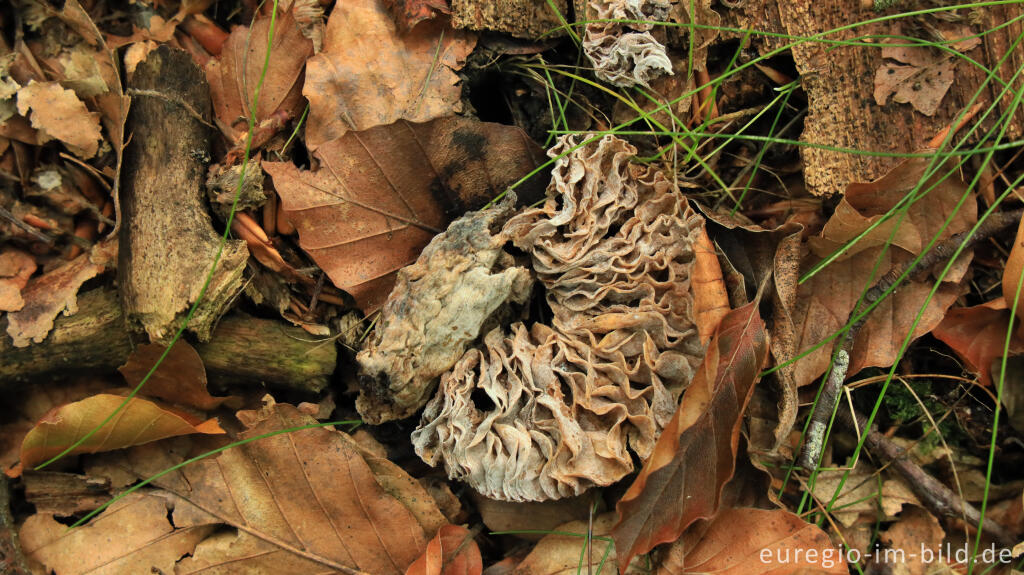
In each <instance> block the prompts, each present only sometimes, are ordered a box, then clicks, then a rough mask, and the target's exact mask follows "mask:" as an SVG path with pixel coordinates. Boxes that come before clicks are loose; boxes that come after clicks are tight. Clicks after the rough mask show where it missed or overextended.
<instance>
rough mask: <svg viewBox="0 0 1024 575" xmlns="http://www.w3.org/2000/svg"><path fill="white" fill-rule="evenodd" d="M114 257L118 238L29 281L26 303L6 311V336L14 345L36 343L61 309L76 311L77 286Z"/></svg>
mask: <svg viewBox="0 0 1024 575" xmlns="http://www.w3.org/2000/svg"><path fill="white" fill-rule="evenodd" d="M116 258H117V239H116V238H115V239H113V240H106V241H103V242H101V243H99V244H96V245H95V246H93V248H92V249H91V250H90V251H88V252H86V253H84V254H82V255H80V256H78V257H77V258H75V259H73V260H71V261H70V262H68V263H66V264H64V265H62V266H60V267H59V268H56V269H53V270H50V271H49V272H47V273H45V274H43V275H41V276H38V277H35V278H33V279H31V280H29V282H28V284H27V285H26V286H25V288H24V289H22V291H21V297H22V298H23V299H24V300H25V305H24V306H23V307H22V308H21V309H20V310H18V311H14V312H10V313H8V314H7V335H9V336H11V340H12V341H13V343H14V346H15V347H27V346H28V345H29V344H30V342H33V341H34V342H36V343H39V342H41V341H43V340H44V339H46V336H47V334H49V333H50V330H51V329H53V320H54V318H56V317H57V314H59V313H61V312H64V314H65V315H72V314H74V313H75V312H76V311H78V288H79V287H81V286H82V284H83V283H85V282H86V281H87V280H89V279H91V278H93V277H96V276H97V275H99V274H100V273H102V272H103V271H105V270H106V269H107V268H108V267H110V266H111V265H112V264H113V262H114V260H115V259H116Z"/></svg>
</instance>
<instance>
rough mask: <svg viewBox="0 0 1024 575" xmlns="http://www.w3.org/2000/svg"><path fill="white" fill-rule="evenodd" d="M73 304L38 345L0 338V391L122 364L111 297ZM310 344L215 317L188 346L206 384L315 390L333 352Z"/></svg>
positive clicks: (259, 324) (104, 294)
mask: <svg viewBox="0 0 1024 575" xmlns="http://www.w3.org/2000/svg"><path fill="white" fill-rule="evenodd" d="M78 301H79V304H78V305H79V311H78V313H76V314H75V315H73V316H71V317H64V316H61V317H58V318H57V320H56V321H55V322H54V327H53V331H52V332H50V335H49V336H47V338H46V339H45V340H44V341H43V342H42V343H37V344H33V345H31V346H29V347H14V346H13V345H12V344H11V341H10V339H8V338H0V392H4V391H7V390H10V389H14V388H16V387H17V386H19V385H22V384H24V383H25V382H40V381H45V378H46V377H49V376H57V375H61V374H68V373H81V372H83V371H97V372H103V371H107V372H113V371H114V370H116V369H117V368H118V367H119V366H121V365H123V364H124V363H125V361H126V360H127V359H128V354H130V353H131V350H132V342H131V338H130V334H129V332H128V330H127V329H126V327H125V324H124V316H123V315H122V313H121V307H120V304H119V302H118V296H117V293H116V292H114V290H110V289H96V290H93V291H90V292H87V293H85V294H82V295H81V296H79V300H78ZM2 321H3V323H6V319H4V320H2ZM0 327H5V326H3V325H0ZM310 340H311V337H310V335H309V334H308V333H306V332H305V331H303V330H302V329H300V328H297V327H293V326H290V325H285V324H283V323H281V322H279V321H274V320H269V319H259V318H255V317H251V316H249V315H246V314H241V313H237V314H233V315H231V316H227V317H225V318H223V319H222V320H221V321H220V323H219V324H218V325H217V326H216V329H215V330H214V332H213V338H212V341H210V342H207V343H205V344H200V345H198V346H196V349H197V350H198V351H199V356H200V357H201V358H202V359H203V363H204V365H205V366H206V375H207V379H208V380H209V381H210V382H211V383H212V384H214V385H224V384H228V383H231V384H254V383H265V384H267V385H268V386H270V387H277V388H283V389H292V390H296V391H303V392H317V391H320V390H322V389H323V388H324V387H326V385H327V383H328V380H329V378H330V377H331V374H332V373H334V367H335V365H336V362H337V349H336V348H335V345H334V343H333V342H330V343H326V344H324V343H319V342H314V341H310Z"/></svg>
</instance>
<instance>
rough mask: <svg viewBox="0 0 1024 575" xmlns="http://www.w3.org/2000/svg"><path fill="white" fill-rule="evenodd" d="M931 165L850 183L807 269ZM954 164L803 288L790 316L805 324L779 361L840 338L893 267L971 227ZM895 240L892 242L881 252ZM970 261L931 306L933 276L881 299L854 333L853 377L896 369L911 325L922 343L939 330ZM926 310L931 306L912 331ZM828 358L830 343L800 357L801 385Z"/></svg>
mask: <svg viewBox="0 0 1024 575" xmlns="http://www.w3.org/2000/svg"><path fill="white" fill-rule="evenodd" d="M928 163H929V158H911V159H909V160H907V161H905V162H901V163H900V164H898V165H897V166H896V167H895V168H893V170H892V171H890V172H889V173H888V174H886V175H885V176H883V177H882V178H879V179H878V180H875V181H874V182H870V183H855V184H850V185H849V186H848V187H847V190H846V195H845V197H844V198H843V200H842V201H841V202H840V203H839V205H838V206H837V207H836V210H835V213H834V214H833V216H832V218H831V219H829V221H828V223H826V224H825V228H824V229H823V230H822V232H821V234H820V236H817V237H812V238H810V239H809V240H808V247H810V250H811V255H810V256H809V257H808V258H807V259H806V260H805V264H811V263H815V262H817V261H820V260H821V259H822V258H824V257H826V256H828V255H830V254H832V253H833V252H834V251H835V250H837V249H839V248H841V247H842V246H843V245H844V244H845V243H846V242H847V241H849V240H852V239H854V238H855V237H857V236H858V235H859V234H860V233H861V232H863V231H865V230H867V229H868V227H869V226H871V225H872V224H874V223H875V222H877V221H878V220H879V219H880V218H881V217H882V215H883V214H885V213H886V212H887V211H888V210H889V209H891V208H893V207H894V206H896V205H897V204H898V203H899V202H900V200H902V199H904V198H905V197H906V196H907V194H909V193H910V191H911V190H912V189H913V188H914V186H915V184H917V183H918V181H919V180H921V179H922V178H923V176H924V173H925V169H926V168H927V166H928ZM951 167H952V166H951V165H943V166H940V167H938V171H937V172H936V174H935V175H933V176H932V177H930V178H929V179H928V180H927V182H925V184H924V185H923V186H921V188H920V189H921V190H928V189H929V188H931V190H930V191H929V192H928V193H927V195H925V196H924V197H923V198H920V199H919V200H918V201H916V202H915V203H914V204H913V205H911V206H909V207H908V208H907V212H906V213H905V214H904V215H903V216H902V217H899V216H896V217H892V218H889V219H888V220H886V221H885V222H884V223H881V224H880V225H878V226H877V227H875V228H874V229H873V230H872V231H871V232H870V233H868V234H867V235H866V236H864V237H863V238H861V239H860V240H858V241H857V242H856V243H855V244H853V245H852V246H851V247H850V249H848V250H847V251H846V252H845V254H844V255H843V256H841V257H840V258H839V259H837V260H836V261H835V262H833V263H831V264H830V265H829V266H828V267H826V268H825V269H823V270H821V271H820V272H818V273H817V274H816V275H815V276H814V277H812V278H811V279H809V280H807V281H806V282H804V283H803V284H801V286H800V288H799V290H798V293H797V300H796V304H795V306H794V308H793V317H798V318H803V319H802V321H801V323H800V324H799V325H797V326H796V327H797V334H796V335H797V337H795V338H794V339H793V341H792V342H790V343H791V345H793V346H794V347H793V348H791V349H787V350H783V349H779V352H780V353H779V357H780V359H781V358H782V357H785V358H791V357H795V356H796V355H797V354H798V353H799V352H802V351H804V350H807V349H810V348H811V347H813V346H815V345H817V344H818V343H820V342H821V341H823V340H824V339H826V338H828V337H829V336H830V335H832V334H833V333H835V332H836V330H838V329H839V328H840V327H842V325H843V323H845V321H846V318H848V317H849V315H850V312H851V311H853V308H854V306H855V305H856V303H857V301H858V299H859V298H860V295H861V294H862V293H863V292H864V291H865V290H866V289H868V288H869V287H871V285H873V284H874V283H875V282H877V281H878V278H879V277H880V276H881V275H882V274H884V273H886V272H887V271H888V270H890V269H892V268H893V267H895V266H896V265H899V264H902V263H903V262H905V261H907V260H910V259H912V258H913V257H914V256H915V255H917V254H920V253H921V251H922V250H923V249H924V248H925V246H927V245H928V242H929V241H931V239H932V238H933V237H935V236H938V238H939V239H940V240H942V239H946V238H948V237H950V236H951V235H953V234H956V233H959V232H963V231H966V230H967V229H969V228H970V227H971V226H972V225H973V224H974V222H975V221H976V220H977V205H976V202H975V201H974V199H973V198H970V197H969V198H967V200H966V201H965V202H964V203H963V205H962V206H960V207H959V208H958V207H957V204H958V203H959V202H960V200H961V198H963V196H964V194H965V193H967V188H966V186H965V185H964V183H963V181H962V180H961V179H960V178H959V177H958V176H957V175H956V174H955V173H953V174H949V171H950V168H951ZM933 186H934V187H933ZM947 219H949V220H950V223H949V225H948V226H947V225H946V224H945V222H946V220H947ZM890 236H891V237H892V245H891V246H890V247H889V248H888V249H887V250H885V251H884V253H883V249H884V246H885V243H886V241H887V240H889V238H890ZM969 263H970V254H966V255H965V256H963V257H961V258H960V260H958V261H957V262H955V264H954V266H953V267H952V268H951V269H950V272H949V273H948V274H947V275H946V277H945V279H944V281H943V283H942V285H940V286H939V289H938V291H937V292H936V293H935V296H934V297H933V298H932V299H931V300H930V301H929V302H928V303H927V304H925V300H926V298H927V297H928V294H929V292H930V291H931V288H932V284H933V283H934V280H933V279H932V278H930V277H929V278H924V279H920V278H917V279H915V278H911V279H909V280H908V281H907V282H905V283H904V284H903V285H902V286H901V287H900V289H899V290H897V291H896V292H895V293H894V294H892V295H890V296H889V297H887V298H886V299H885V300H884V301H882V302H881V303H880V304H879V305H878V307H876V308H875V309H874V311H872V312H871V313H870V315H868V317H867V321H866V322H865V324H864V327H863V328H861V330H860V331H859V332H858V334H857V338H856V340H855V342H854V347H853V353H851V354H850V367H849V371H848V374H849V375H851V376H852V375H853V374H856V373H857V372H858V371H860V370H861V369H863V368H865V367H888V366H890V365H892V364H893V362H895V361H896V356H897V353H898V352H899V349H900V347H901V346H902V344H903V340H904V339H905V338H906V337H907V335H908V333H910V330H911V328H912V327H913V328H914V331H913V333H912V334H911V335H912V337H914V338H918V337H920V336H922V335H924V334H926V333H928V332H929V331H931V330H932V329H933V328H934V327H935V326H936V325H938V323H939V322H940V321H941V320H942V318H943V316H945V313H946V310H947V309H949V307H950V306H951V305H952V304H953V302H954V301H955V300H956V298H957V296H958V295H959V293H960V287H959V285H958V283H959V281H960V280H961V279H962V278H963V276H964V274H965V273H966V271H967V267H968V264H969ZM876 266H877V267H876ZM939 270H941V267H940V268H939ZM872 278H874V279H872ZM923 305H926V306H927V307H925V308H924V313H923V314H922V316H921V319H920V321H919V322H918V323H917V324H916V326H914V321H915V319H916V318H917V316H918V313H919V311H920V310H921V307H922V306H923ZM831 356H832V343H827V344H825V345H823V346H822V347H820V348H818V349H817V350H816V351H814V352H811V353H810V354H809V355H807V356H806V357H804V358H803V359H801V360H799V361H798V362H797V363H796V364H795V370H794V378H795V380H796V382H797V384H798V385H801V386H803V385H807V384H808V383H810V382H812V381H813V380H814V379H815V378H816V377H817V376H819V375H821V374H822V373H824V371H825V369H826V368H827V367H828V364H829V362H830V360H831Z"/></svg>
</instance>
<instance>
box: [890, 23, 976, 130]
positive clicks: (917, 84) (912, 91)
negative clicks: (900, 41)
mask: <svg viewBox="0 0 1024 575" xmlns="http://www.w3.org/2000/svg"><path fill="white" fill-rule="evenodd" d="M966 32H967V33H970V29H969V28H968V29H967V31H966ZM980 43H981V39H980V38H973V39H972V40H971V41H961V42H959V43H958V44H957V45H956V49H957V50H960V51H962V52H966V51H967V50H970V49H971V48H974V47H975V46H977V45H978V44H980ZM882 57H883V58H889V59H891V60H895V61H896V62H886V63H884V64H882V65H881V66H879V68H878V70H876V71H875V94H874V96H875V102H876V103H877V104H878V105H879V106H884V105H885V103H886V102H887V101H888V99H889V96H892V100H893V102H898V103H900V104H910V105H912V106H913V107H914V109H915V110H917V111H918V112H921V113H922V114H924V115H926V116H932V115H934V114H935V112H936V111H937V110H938V109H939V104H940V103H941V102H942V98H943V96H945V95H946V92H948V91H949V87H950V86H952V85H953V81H954V80H955V78H954V74H953V71H954V67H955V66H956V64H957V62H958V60H957V58H955V57H954V56H953V55H952V54H949V53H946V52H938V51H937V50H933V49H931V48H928V47H925V46H921V47H916V46H914V47H911V46H888V47H884V48H882Z"/></svg>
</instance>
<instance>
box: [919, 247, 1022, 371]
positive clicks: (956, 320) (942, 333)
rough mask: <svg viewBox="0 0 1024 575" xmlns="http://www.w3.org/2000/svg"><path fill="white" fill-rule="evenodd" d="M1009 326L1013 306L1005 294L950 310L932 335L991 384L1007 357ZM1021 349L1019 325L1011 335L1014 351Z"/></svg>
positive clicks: (1011, 344)
mask: <svg viewBox="0 0 1024 575" xmlns="http://www.w3.org/2000/svg"><path fill="white" fill-rule="evenodd" d="M1007 269H1009V265H1007ZM1009 330H1010V310H1009V308H1008V306H1007V305H1006V301H1005V300H1004V299H1003V298H996V299H994V300H992V301H990V302H987V303H983V304H981V305H976V306H973V307H964V308H955V309H951V310H949V311H948V312H947V313H946V317H944V318H942V321H941V322H940V323H939V325H937V326H935V329H934V330H932V335H934V336H935V337H936V338H937V339H939V340H940V341H942V342H943V343H945V344H946V345H948V346H949V347H950V348H951V349H952V350H953V351H954V352H956V355H957V357H959V358H960V359H962V360H963V361H964V363H965V364H966V367H967V369H969V370H970V371H971V372H972V373H976V374H978V383H980V384H981V385H991V384H992V366H993V363H994V362H995V361H996V360H998V359H999V358H1001V357H1003V347H1004V345H1005V344H1006V332H1007V331H1009ZM1021 353H1024V338H1022V337H1021V335H1020V330H1019V329H1018V330H1014V332H1013V335H1011V337H1010V355H1011V356H1014V355H1020V354H1021ZM996 365H998V364H996Z"/></svg>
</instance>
